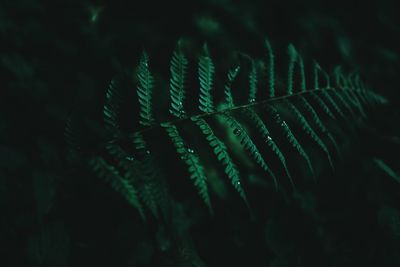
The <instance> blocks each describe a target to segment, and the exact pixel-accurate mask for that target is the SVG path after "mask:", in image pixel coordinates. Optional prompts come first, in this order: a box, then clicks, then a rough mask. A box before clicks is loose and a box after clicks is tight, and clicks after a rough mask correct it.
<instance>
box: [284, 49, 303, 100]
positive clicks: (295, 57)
mask: <svg viewBox="0 0 400 267" xmlns="http://www.w3.org/2000/svg"><path fill="white" fill-rule="evenodd" d="M288 55H289V63H288V80H287V83H288V84H287V94H288V95H291V94H293V86H294V68H295V65H296V63H297V65H298V68H299V73H300V92H304V91H306V87H307V86H306V75H305V69H304V62H303V59H302V57H301V56H300V55H299V53H298V52H297V51H296V48H295V47H294V46H293V45H292V44H289V46H288Z"/></svg>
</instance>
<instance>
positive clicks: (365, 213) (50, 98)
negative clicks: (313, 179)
mask: <svg viewBox="0 0 400 267" xmlns="http://www.w3.org/2000/svg"><path fill="white" fill-rule="evenodd" d="M396 7H397V1H395V0H380V1H370V2H366V1H329V2H328V1H316V0H314V1H311V0H308V1H293V2H289V1H278V0H277V1H251V2H250V1H224V0H207V1H182V2H173V3H172V2H170V1H160V2H156V1H143V2H134V1H129V2H128V1H127V2H124V1H110V2H109V3H108V2H105V1H75V2H72V1H63V0H55V1H49V2H46V1H39V0H15V1H2V2H1V4H0V36H1V41H0V47H1V49H0V73H1V77H2V78H1V86H0V88H1V89H0V227H1V228H0V253H1V254H0V255H1V259H0V262H1V263H0V264H1V265H2V266H84V265H99V264H106V265H109V266H148V265H151V264H153V265H154V264H158V265H161V264H165V265H168V264H167V263H165V262H163V260H155V258H156V255H158V254H157V253H156V251H157V248H155V247H154V244H153V243H152V241H149V240H151V239H152V237H151V236H152V235H151V234H150V233H151V232H152V230H151V229H149V228H148V227H146V226H145V225H143V224H142V223H140V221H138V220H137V219H138V218H137V214H136V213H135V211H134V210H133V209H132V208H131V207H129V206H128V204H126V203H125V201H124V200H123V199H121V198H120V197H119V196H118V195H117V194H115V192H114V191H113V190H112V189H111V188H110V187H109V186H108V185H106V184H104V183H103V182H102V181H101V180H99V179H98V178H96V177H95V176H94V175H93V174H92V173H91V172H90V171H89V170H86V169H85V168H83V167H82V166H80V165H79V167H76V165H74V164H71V163H70V161H69V159H68V157H67V154H68V153H67V146H66V143H65V139H64V128H65V123H66V120H67V118H68V117H69V116H70V115H71V114H74V115H75V116H76V115H77V114H78V116H81V117H82V118H83V119H82V121H83V124H85V125H86V127H87V128H92V126H91V123H92V124H93V125H96V122H97V121H98V120H99V118H101V107H102V105H103V101H104V93H105V90H106V88H107V85H108V83H109V82H110V80H111V79H112V78H113V77H115V76H116V75H119V74H120V73H125V74H128V75H129V74H131V75H133V71H134V68H135V66H136V64H137V62H138V59H139V56H140V54H141V52H142V49H144V48H145V49H146V50H147V51H148V53H149V54H150V57H151V58H152V60H153V68H154V71H155V72H156V73H157V75H159V76H160V77H164V79H165V77H167V76H166V75H168V64H169V59H170V56H171V52H172V51H173V48H174V46H175V42H176V41H177V40H178V39H179V38H180V37H182V36H183V37H187V38H189V39H190V40H192V41H193V43H198V45H201V44H202V43H203V42H205V41H207V42H208V43H209V46H210V47H211V51H214V54H216V58H217V59H216V61H217V62H219V63H218V64H220V65H224V64H226V63H224V61H223V57H222V56H221V55H222V53H223V51H224V50H240V51H244V52H246V53H248V54H249V55H251V56H257V57H259V56H262V55H263V53H264V50H262V40H263V37H264V36H268V38H269V39H270V40H271V42H272V44H273V46H274V48H275V51H276V52H275V53H276V55H277V58H279V56H280V55H282V62H281V63H279V62H280V61H279V59H277V62H278V64H277V65H278V69H279V68H280V69H282V70H284V68H285V67H284V66H285V62H284V60H285V53H286V47H287V44H288V43H293V44H294V45H295V46H296V47H297V48H298V50H299V51H300V52H301V53H302V55H303V56H304V58H308V59H318V61H319V63H320V64H321V65H322V66H324V67H325V69H327V70H332V69H333V67H334V66H336V65H338V64H340V65H343V66H344V68H345V69H346V70H356V71H358V72H359V73H360V74H361V76H362V78H363V80H364V81H365V83H366V84H368V85H369V86H370V87H371V88H373V89H374V90H375V91H376V92H378V93H379V94H381V95H383V96H385V97H387V98H388V99H389V100H390V104H389V105H388V106H386V107H384V108H381V109H378V110H376V111H374V113H373V114H371V122H370V123H369V124H367V126H366V127H365V129H364V130H365V134H364V135H362V137H360V142H361V145H358V146H356V147H355V148H354V150H352V151H350V152H349V153H350V154H349V156H348V157H347V158H346V159H348V160H347V161H346V162H343V163H342V165H341V167H339V168H338V169H337V172H336V173H335V174H331V173H329V174H328V173H327V174H326V177H327V178H326V179H324V180H323V182H321V184H320V185H319V186H313V187H311V188H308V189H307V190H305V191H304V192H303V193H302V194H300V195H299V196H298V201H297V202H296V201H294V202H290V203H289V204H287V205H284V204H282V203H280V202H279V200H280V197H279V196H275V197H274V198H271V199H269V200H273V201H275V202H274V203H270V202H268V203H265V210H266V212H270V214H269V215H266V216H267V217H268V218H266V219H265V221H263V223H256V224H252V223H251V222H249V220H248V218H246V216H244V215H243V214H239V215H238V214H230V215H229V216H230V217H229V216H228V217H227V218H222V216H221V217H218V216H217V217H216V218H215V221H214V222H212V221H207V223H206V226H203V227H200V226H197V227H198V228H196V223H193V224H194V225H195V226H194V230H193V233H192V235H193V239H194V240H195V243H196V246H197V248H198V253H199V255H200V257H201V258H202V259H203V260H204V261H205V262H207V264H208V265H209V266H221V265H227V266H228V265H235V264H239V265H241V266H243V265H246V266H311V265H313V264H315V266H400V253H399V251H400V250H399V249H400V246H399V244H400V243H399V242H400V239H399V238H400V215H399V214H400V213H399V209H398V203H400V202H399V189H400V188H399V184H398V183H396V181H394V180H393V179H391V177H389V176H388V175H387V174H386V173H385V172H383V171H382V170H381V169H379V168H378V167H376V166H375V165H374V163H373V161H372V160H371V159H372V158H374V157H375V158H380V159H383V160H385V162H387V163H388V164H389V165H390V166H392V168H393V169H395V170H397V171H398V170H399V166H398V155H397V153H398V151H399V150H398V148H399V142H400V141H399V116H398V115H399V110H398V101H399V88H398V74H399V70H400V68H399V64H400V51H399V48H400V38H399V37H400V21H399V17H400V12H399V11H398V9H397V8H396ZM219 52H220V53H219ZM87 125H89V126H87ZM93 128H96V127H95V126H93ZM93 139H95V140H96V138H95V137H94V138H93ZM92 142H93V143H95V141H93V140H92ZM89 143H90V142H89ZM91 148H94V146H91V145H88V149H89V150H90V149H91ZM393 154H394V155H393ZM282 202H283V201H282ZM299 203H300V204H299ZM301 203H303V204H301ZM227 205H229V204H227ZM194 217H196V214H194ZM200 217H201V216H200ZM228 218H229V219H232V221H228ZM193 220H194V222H195V221H196V219H193ZM199 220H204V219H199ZM196 231H197V232H196ZM168 266H169V265H168ZM172 266H176V265H174V264H172ZM188 266H190V265H188ZM194 266H195V265H194Z"/></svg>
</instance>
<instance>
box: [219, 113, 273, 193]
mask: <svg viewBox="0 0 400 267" xmlns="http://www.w3.org/2000/svg"><path fill="white" fill-rule="evenodd" d="M221 115H222V116H223V117H224V118H225V119H226V121H227V122H228V124H229V125H230V127H231V129H232V130H233V133H234V134H235V135H236V136H237V137H238V138H239V140H240V144H241V145H242V146H243V147H244V148H245V149H246V150H247V152H248V153H249V155H250V156H251V157H252V158H253V159H254V160H255V161H256V162H257V164H258V165H260V167H261V168H262V169H263V170H264V171H266V172H267V173H268V174H269V176H271V178H272V179H273V181H274V184H275V188H276V189H278V181H277V179H276V176H275V174H274V173H273V172H272V170H271V168H270V167H269V166H268V164H267V162H265V160H264V158H263V157H262V156H261V153H260V151H259V150H258V148H257V146H256V145H255V144H254V142H253V141H252V140H251V138H250V136H249V135H248V134H247V132H246V130H245V129H244V128H243V126H242V125H241V124H240V122H238V121H237V120H236V119H235V118H234V117H232V116H231V115H229V114H227V113H222V114H221Z"/></svg>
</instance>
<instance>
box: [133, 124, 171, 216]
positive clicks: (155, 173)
mask: <svg viewBox="0 0 400 267" xmlns="http://www.w3.org/2000/svg"><path fill="white" fill-rule="evenodd" d="M131 139H132V141H133V144H134V146H135V148H136V150H137V151H138V154H139V155H140V157H141V160H139V166H140V168H139V171H140V172H139V174H140V197H141V199H142V201H143V203H145V205H146V206H147V207H148V208H149V209H150V211H151V212H152V213H153V215H154V216H155V217H156V218H159V210H161V212H162V213H163V214H164V215H165V214H166V213H167V212H168V211H167V199H168V198H167V197H166V194H167V193H166V186H165V184H164V183H163V177H162V174H161V172H160V171H159V169H158V164H157V162H156V160H155V159H154V156H153V155H152V153H151V152H150V150H148V148H147V144H146V141H145V139H144V137H143V135H142V134H141V133H139V132H136V133H134V134H133V135H132V136H131Z"/></svg>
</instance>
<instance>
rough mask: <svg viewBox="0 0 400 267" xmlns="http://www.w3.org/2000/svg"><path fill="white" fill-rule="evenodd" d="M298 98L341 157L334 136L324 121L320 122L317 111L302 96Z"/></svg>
mask: <svg viewBox="0 0 400 267" xmlns="http://www.w3.org/2000/svg"><path fill="white" fill-rule="evenodd" d="M300 100H301V103H302V104H303V106H304V108H305V109H306V110H307V112H308V113H309V114H310V115H311V118H312V119H313V121H314V123H315V125H317V127H318V128H319V129H320V131H321V132H323V133H324V134H325V135H326V136H327V137H328V138H329V140H330V141H331V143H332V144H333V146H334V147H335V150H336V153H337V154H338V156H339V157H341V154H340V149H339V146H338V144H337V143H336V140H335V138H334V137H333V135H332V134H331V132H330V131H329V130H328V129H327V128H326V126H325V125H324V123H323V122H322V120H321V119H320V117H319V116H318V113H317V112H316V111H315V109H314V108H313V106H312V105H311V104H310V102H308V100H307V99H306V98H305V97H303V96H300Z"/></svg>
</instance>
